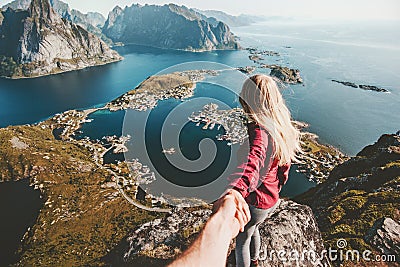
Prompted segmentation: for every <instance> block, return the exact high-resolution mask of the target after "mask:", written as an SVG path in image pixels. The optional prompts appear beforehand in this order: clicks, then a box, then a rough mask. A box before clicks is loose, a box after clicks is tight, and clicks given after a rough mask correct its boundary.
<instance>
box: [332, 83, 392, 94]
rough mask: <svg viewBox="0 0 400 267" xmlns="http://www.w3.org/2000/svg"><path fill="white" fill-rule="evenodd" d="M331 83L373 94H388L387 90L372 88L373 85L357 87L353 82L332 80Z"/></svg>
mask: <svg viewBox="0 0 400 267" xmlns="http://www.w3.org/2000/svg"><path fill="white" fill-rule="evenodd" d="M332 82H335V83H340V84H343V85H344V86H348V87H353V88H360V89H363V90H367V91H375V92H380V93H389V90H387V89H384V88H380V87H377V86H374V85H363V84H360V85H357V84H355V83H353V82H346V81H338V80H332Z"/></svg>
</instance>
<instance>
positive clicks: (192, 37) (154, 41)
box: [103, 4, 240, 51]
mask: <svg viewBox="0 0 400 267" xmlns="http://www.w3.org/2000/svg"><path fill="white" fill-rule="evenodd" d="M103 33H104V34H105V35H106V36H108V37H109V38H110V39H112V40H113V41H114V42H121V43H124V44H139V45H146V46H153V47H160V48H168V49H180V50H189V51H210V50H217V49H239V48H240V45H239V43H238V41H237V40H236V37H235V36H234V35H233V34H232V33H231V31H230V29H229V26H228V25H226V24H225V23H223V22H218V23H216V22H215V21H214V24H213V23H210V21H208V20H205V18H204V16H202V15H200V14H198V13H197V12H195V11H193V10H192V9H189V8H187V7H185V6H178V5H175V4H167V5H163V6H159V5H144V6H142V5H139V4H133V5H131V6H126V7H125V8H124V9H123V8H121V7H119V6H116V7H115V8H114V9H113V10H112V11H111V12H110V13H109V15H108V19H107V21H106V23H105V25H104V27H103Z"/></svg>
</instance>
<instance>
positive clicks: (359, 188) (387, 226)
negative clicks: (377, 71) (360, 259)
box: [297, 135, 400, 259]
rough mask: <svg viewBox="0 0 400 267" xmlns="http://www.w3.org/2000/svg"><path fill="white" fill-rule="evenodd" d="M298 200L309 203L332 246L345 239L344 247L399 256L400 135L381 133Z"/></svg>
mask: <svg viewBox="0 0 400 267" xmlns="http://www.w3.org/2000/svg"><path fill="white" fill-rule="evenodd" d="M297 200H298V201H300V202H303V203H305V204H308V205H310V206H311V208H312V209H313V211H314V213H315V214H316V217H317V220H318V224H319V226H320V229H321V232H322V234H323V237H324V240H325V241H326V243H327V244H328V245H329V246H332V247H335V243H336V241H337V239H340V238H344V239H346V241H347V245H348V246H347V247H346V249H351V248H353V249H358V250H360V251H362V250H364V249H370V250H373V251H377V252H380V253H391V254H395V255H397V259H400V255H399V249H398V242H399V238H400V237H399V233H398V232H397V234H396V231H398V229H399V219H400V211H399V207H400V136H398V135H383V136H382V137H380V138H379V140H378V141H377V142H376V143H375V144H373V145H370V146H367V147H366V148H364V149H363V150H362V151H361V152H360V153H358V154H357V156H356V157H353V158H351V159H350V160H348V161H347V162H345V163H343V164H341V165H339V166H337V167H336V168H335V169H334V170H333V171H332V172H331V174H330V176H329V177H328V179H327V181H326V182H324V183H322V184H320V185H318V186H317V187H316V188H313V189H311V190H310V191H308V192H306V193H305V194H303V195H301V196H300V197H298V198H297ZM393 229H397V230H393ZM393 233H394V234H393ZM391 238H392V240H390V239H391ZM393 238H394V239H393ZM396 238H397V241H396ZM396 244H397V245H396Z"/></svg>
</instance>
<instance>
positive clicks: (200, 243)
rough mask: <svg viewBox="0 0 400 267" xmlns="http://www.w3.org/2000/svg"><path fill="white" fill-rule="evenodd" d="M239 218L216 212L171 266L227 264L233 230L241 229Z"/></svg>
mask: <svg viewBox="0 0 400 267" xmlns="http://www.w3.org/2000/svg"><path fill="white" fill-rule="evenodd" d="M239 228H240V225H239V223H238V222H237V220H233V219H227V218H224V216H223V214H219V213H216V214H214V215H213V216H212V217H211V218H210V219H209V221H208V222H207V223H206V225H205V226H204V229H203V231H202V232H201V233H200V235H199V237H198V238H197V239H196V241H195V242H194V243H193V244H192V246H191V247H190V248H189V249H188V250H187V251H186V252H185V253H184V254H182V256H181V257H180V258H179V259H177V260H176V261H175V262H174V263H172V264H171V265H170V267H176V266H191V267H197V266H221V267H223V266H225V263H226V257H227V254H228V249H229V244H230V241H231V238H232V236H233V235H234V232H233V231H236V230H235V229H237V231H239Z"/></svg>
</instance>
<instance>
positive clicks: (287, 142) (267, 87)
mask: <svg viewBox="0 0 400 267" xmlns="http://www.w3.org/2000/svg"><path fill="white" fill-rule="evenodd" d="M240 103H241V105H242V107H243V109H244V111H245V112H246V114H247V115H248V117H249V118H250V119H251V120H253V121H254V122H256V123H257V124H258V125H260V126H262V127H264V128H265V129H266V130H267V131H268V133H269V134H270V135H271V137H272V138H273V140H274V157H275V158H277V159H279V165H280V166H282V165H284V164H286V163H289V162H291V161H297V160H296V153H297V152H301V147H300V131H299V130H298V129H296V128H295V127H294V125H293V124H292V121H291V115H290V111H289V109H288V108H287V106H286V104H285V101H284V99H283V97H282V94H281V93H280V91H279V87H278V85H277V83H276V82H275V81H274V79H273V78H271V77H270V76H266V75H255V76H253V77H251V78H249V79H247V80H246V81H245V83H244V85H243V88H242V92H241V93H240Z"/></svg>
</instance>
